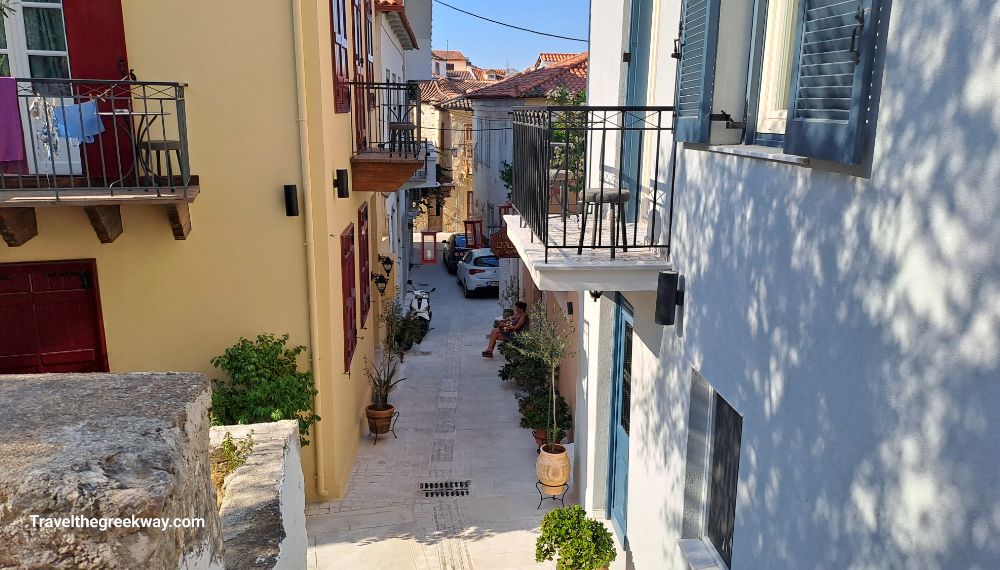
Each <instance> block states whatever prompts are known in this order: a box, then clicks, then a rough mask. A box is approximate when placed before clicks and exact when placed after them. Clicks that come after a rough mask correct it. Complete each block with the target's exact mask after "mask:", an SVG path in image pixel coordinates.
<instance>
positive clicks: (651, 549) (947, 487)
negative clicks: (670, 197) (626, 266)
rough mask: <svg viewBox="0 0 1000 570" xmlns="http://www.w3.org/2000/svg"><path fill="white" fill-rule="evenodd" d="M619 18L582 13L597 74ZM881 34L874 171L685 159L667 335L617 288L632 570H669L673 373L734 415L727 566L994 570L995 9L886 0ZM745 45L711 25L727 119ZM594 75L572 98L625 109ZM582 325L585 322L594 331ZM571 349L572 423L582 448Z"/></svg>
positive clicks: (998, 307) (676, 428)
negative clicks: (632, 321) (680, 300)
mask: <svg viewBox="0 0 1000 570" xmlns="http://www.w3.org/2000/svg"><path fill="white" fill-rule="evenodd" d="M679 4H680V2H679V0H669V1H666V2H661V3H658V6H659V10H660V13H659V15H658V23H657V26H658V29H659V32H658V34H657V35H658V41H657V45H656V52H657V53H658V61H657V64H656V65H657V72H656V74H655V76H654V84H655V85H656V89H655V96H654V98H653V100H652V101H651V103H652V104H659V105H669V104H671V103H672V100H673V80H672V70H673V66H674V60H672V59H669V52H670V49H671V47H672V46H670V43H671V42H672V40H673V37H674V36H675V35H676V29H677V14H678V13H679V11H678V10H679ZM724 4H725V3H724ZM621 5H622V3H621V2H617V1H612V0H595V1H594V2H593V18H592V22H593V28H592V33H591V39H592V44H591V50H592V51H591V77H592V78H605V77H620V76H621V69H620V66H621V64H620V59H621V58H620V51H621V45H622V37H614V35H615V33H614V30H618V29H623V28H622V27H621V26H618V25H615V24H614V23H615V20H614V19H613V17H614V16H615V14H616V11H618V10H621V9H622V8H621ZM726 6H728V7H729V9H730V10H737V9H739V10H743V8H742V7H737V8H734V7H732V5H731V4H728V5H726ZM726 6H724V11H725V10H726V9H727V8H726ZM732 15H733V14H732V12H730V14H729V16H732ZM729 16H725V15H724V19H725V18H727V17H729ZM619 20H621V18H620V17H619ZM889 23H890V27H889V30H888V33H887V41H888V43H887V46H886V49H885V52H884V53H885V63H884V70H882V68H881V67H879V68H878V69H880V70H882V73H881V89H880V96H879V97H878V99H877V101H876V105H877V108H878V115H877V124H876V132H877V134H876V138H875V148H874V158H873V161H872V164H871V167H870V176H869V177H860V176H851V175H849V174H846V173H843V172H844V169H843V168H835V167H826V166H823V165H817V166H815V167H803V166H796V165H791V164H784V163H778V162H772V161H765V160H760V159H753V158H747V157H736V156H729V155H724V154H718V153H712V152H708V151H704V150H694V149H688V150H685V151H683V153H682V158H681V161H680V164H679V171H678V179H677V186H676V198H675V223H674V235H673V245H674V246H673V250H672V251H673V262H674V264H675V266H676V268H677V269H678V270H679V271H680V272H682V273H683V274H685V276H686V278H687V297H686V307H685V309H684V310H685V325H684V331H683V337H681V338H678V337H677V336H676V332H677V330H676V327H667V328H664V327H659V326H657V325H655V324H654V323H652V320H651V319H652V317H651V315H652V313H653V308H654V303H655V299H654V296H653V295H652V294H651V293H649V294H634V293H628V294H626V297H627V298H628V300H629V301H630V302H631V303H632V304H633V305H634V307H635V316H636V337H635V340H636V342H635V345H634V346H635V352H634V353H633V358H634V369H633V387H632V410H631V412H632V414H631V417H632V433H631V451H630V470H629V510H628V519H629V522H628V528H629V536H628V538H629V542H630V546H631V550H632V556H633V559H634V563H635V567H636V568H638V569H645V568H656V569H659V568H683V567H685V566H684V563H683V559H682V558H681V556H680V552H679V550H678V547H677V540H678V539H679V538H680V533H681V523H682V521H681V517H682V512H683V500H684V462H685V455H686V434H687V429H686V422H687V406H688V394H689V387H690V384H689V383H690V370H691V368H692V367H694V368H696V369H698V370H699V371H700V372H701V374H702V375H704V377H705V378H706V379H708V381H709V382H710V383H712V385H713V386H714V387H715V388H716V389H717V390H718V391H719V393H720V394H721V395H722V396H723V397H725V398H726V399H727V400H728V401H729V402H730V403H731V404H732V405H733V406H734V407H735V409H736V410H737V411H738V412H739V413H741V414H743V443H742V449H741V463H740V474H739V479H740V484H739V495H738V504H737V511H736V530H735V534H734V547H733V549H734V553H733V561H734V562H733V564H734V567H739V568H908V567H912V568H970V567H979V568H993V567H1000V546H998V545H997V543H996V541H995V540H993V538H995V537H996V536H1000V486H998V485H997V484H996V473H997V468H996V466H997V465H1000V444H998V443H997V434H998V433H1000V420H997V415H996V410H997V409H1000V382H998V381H997V380H998V378H1000V253H998V249H997V248H996V246H995V244H997V243H1000V223H997V221H996V220H997V219H1000V192H998V189H1000V161H997V160H996V157H997V156H1000V105H998V103H997V101H998V100H1000V98H998V94H1000V67H998V66H997V65H996V54H997V53H1000V46H998V43H997V39H996V38H1000V6H998V5H997V4H995V3H964V4H953V3H940V2H935V1H932V0H913V1H912V2H906V3H903V2H895V3H892V5H891V13H890V14H889ZM723 25H724V26H726V25H729V26H732V22H730V23H729V24H726V22H725V20H724V23H723ZM609 30H610V31H609ZM608 36H610V37H608ZM746 37H748V36H742V35H740V31H739V30H735V29H733V28H731V27H730V33H728V34H726V33H720V38H722V40H721V41H720V49H719V60H720V70H719V73H720V74H724V73H726V74H729V75H728V76H727V77H722V78H720V79H719V80H717V84H716V93H717V95H718V99H717V104H716V105H715V106H714V107H713V108H715V109H716V110H718V109H719V107H720V105H723V106H722V108H725V109H726V110H727V111H730V112H732V113H734V114H736V113H738V112H739V111H734V110H733V109H739V110H742V104H740V106H739V107H736V106H734V107H732V108H727V107H725V106H724V105H727V104H729V103H719V101H726V100H727V99H728V100H731V101H733V102H739V101H742V100H743V99H744V98H745V93H744V92H743V89H744V87H742V85H744V84H745V73H746V53H745V51H747V50H749V44H748V42H747V41H746ZM612 50H613V51H612ZM741 58H743V59H742V60H741ZM723 61H726V62H727V63H726V64H725V65H724V66H723V65H722V64H721V62H723ZM726 67H728V68H731V69H729V70H728V71H725V70H724V68H726ZM732 74H736V75H735V76H733V75H732ZM741 74H742V75H741ZM609 83H611V82H610V81H609V82H607V83H605V82H604V81H603V80H602V81H592V82H591V87H592V91H591V97H590V101H591V103H593V104H599V103H610V102H611V99H612V98H613V97H614V96H615V95H616V93H619V94H620V92H621V90H620V84H619V85H618V86H614V85H609ZM876 84H878V82H877V83H876ZM713 136H714V137H717V136H718V133H715V134H713ZM838 171H839V172H838ZM852 172H853V173H854V174H867V172H860V171H859V170H858V169H852ZM602 302H603V301H602ZM585 311H586V313H585V326H587V327H588V328H591V329H592V328H593V327H595V326H598V325H599V324H600V322H601V318H602V315H603V317H604V318H605V319H606V318H607V313H606V312H605V313H599V314H598V315H597V322H596V323H595V322H594V321H592V320H590V319H591V317H592V315H593V314H594V313H595V312H597V311H598V309H597V308H596V307H593V308H592V306H591V305H590V304H586V309H585ZM594 344H595V343H594V341H593V339H591V342H590V346H589V349H588V351H596V350H599V346H594ZM588 357H590V360H589V367H590V377H588V378H586V379H583V380H582V383H581V388H582V389H584V390H586V391H587V393H585V394H584V397H581V396H580V395H579V394H578V402H584V401H586V402H587V403H588V409H587V410H586V415H585V416H584V417H583V418H581V412H580V411H579V410H578V411H577V418H578V419H577V426H578V427H581V426H582V425H583V422H581V421H580V420H581V419H584V420H585V422H586V424H587V425H586V432H587V433H588V436H587V437H588V440H590V439H593V440H596V439H597V438H598V437H599V434H600V433H601V430H607V427H606V425H602V421H601V420H600V419H599V418H598V415H599V410H598V406H599V400H595V399H594V398H593V397H591V396H590V391H595V390H597V389H598V388H599V384H600V382H599V380H598V379H597V378H594V377H593V376H594V375H597V374H599V373H601V370H600V369H599V366H600V363H598V362H597V359H595V358H593V355H592V353H591V354H588ZM595 367H597V368H598V369H595ZM576 435H577V437H578V439H577V444H578V445H577V448H578V450H577V453H578V454H580V453H581V451H582V450H581V449H580V448H581V447H583V446H581V445H580V439H579V437H580V436H579V433H577V434H576ZM605 441H606V437H605ZM584 455H586V458H584V459H580V460H578V461H583V463H584V470H585V473H584V475H586V477H585V478H584V483H582V491H583V496H582V497H581V498H582V501H583V502H584V503H585V504H586V505H587V507H588V508H590V509H592V510H594V511H598V512H600V510H601V509H603V507H604V505H603V495H602V492H601V486H602V484H603V481H601V480H600V478H601V476H602V475H601V474H600V472H601V469H602V465H606V461H607V458H606V455H607V448H606V444H605V445H604V446H602V445H600V444H597V443H595V442H591V443H588V449H587V450H586V452H585V454H584ZM591 478H593V480H591Z"/></svg>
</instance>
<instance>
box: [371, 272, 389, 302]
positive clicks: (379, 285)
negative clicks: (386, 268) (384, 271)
mask: <svg viewBox="0 0 1000 570" xmlns="http://www.w3.org/2000/svg"><path fill="white" fill-rule="evenodd" d="M372 281H374V282H375V288H376V289H378V294H379V296H382V295H385V287H386V285H388V284H389V278H388V277H386V276H385V275H379V274H378V273H372Z"/></svg>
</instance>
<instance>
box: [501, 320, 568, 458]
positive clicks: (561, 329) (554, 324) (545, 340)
mask: <svg viewBox="0 0 1000 570" xmlns="http://www.w3.org/2000/svg"><path fill="white" fill-rule="evenodd" d="M557 310H558V309H557ZM528 316H529V317H530V319H531V325H530V326H529V327H528V330H526V331H521V332H520V333H518V334H519V337H520V338H519V339H518V340H519V342H518V344H517V345H515V346H513V347H511V348H512V349H513V350H514V351H516V352H518V353H519V354H521V355H522V356H525V357H527V358H533V359H537V360H539V361H541V362H542V363H544V364H545V366H546V367H547V368H548V373H549V411H550V412H551V416H550V418H551V419H550V422H551V423H550V426H551V429H549V430H548V436H547V440H548V441H547V442H546V443H548V444H551V443H555V441H553V437H554V436H555V434H557V433H559V426H558V424H557V417H558V414H557V413H556V412H557V410H556V367H558V366H559V363H560V362H561V361H562V359H563V358H566V357H567V356H572V355H573V353H572V352H570V350H569V345H570V342H572V339H573V332H574V331H575V330H576V329H575V328H574V327H573V324H572V322H570V320H569V317H567V316H566V315H565V313H563V312H562V311H561V310H559V312H558V314H555V315H548V314H547V313H546V311H545V305H544V304H542V302H541V301H539V302H538V303H535V304H534V305H533V306H532V307H531V310H530V311H529V312H528ZM535 427H537V426H535Z"/></svg>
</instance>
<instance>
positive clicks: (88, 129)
mask: <svg viewBox="0 0 1000 570" xmlns="http://www.w3.org/2000/svg"><path fill="white" fill-rule="evenodd" d="M55 117H56V129H58V131H59V132H60V133H62V136H64V137H67V138H71V139H77V140H83V141H84V142H87V143H92V142H94V136H95V135H99V134H101V133H103V132H104V123H103V122H102V121H101V117H100V116H99V115H98V114H97V102H96V101H87V102H86V103H80V104H79V105H62V106H60V107H57V108H56V110H55Z"/></svg>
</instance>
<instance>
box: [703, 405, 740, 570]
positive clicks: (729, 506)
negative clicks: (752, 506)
mask: <svg viewBox="0 0 1000 570" xmlns="http://www.w3.org/2000/svg"><path fill="white" fill-rule="evenodd" d="M742 433H743V418H741V417H740V415H739V414H737V413H736V410H734V409H733V407H732V406H730V405H729V403H728V402H726V401H725V400H724V399H722V398H721V397H720V396H718V395H716V397H715V421H714V427H713V430H712V462H711V465H710V466H709V468H710V469H711V471H710V472H709V481H708V483H709V497H708V524H707V525H706V526H707V529H706V530H707V534H708V538H709V540H711V541H712V544H714V545H715V547H716V548H717V549H718V550H719V555H720V556H722V560H723V561H725V563H726V565H727V566H729V567H730V568H732V566H733V530H734V527H735V523H736V488H737V482H738V480H739V479H738V476H739V471H740V439H741V437H742Z"/></svg>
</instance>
